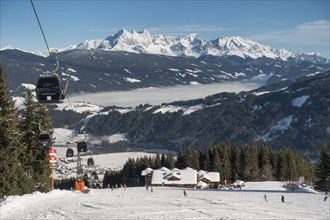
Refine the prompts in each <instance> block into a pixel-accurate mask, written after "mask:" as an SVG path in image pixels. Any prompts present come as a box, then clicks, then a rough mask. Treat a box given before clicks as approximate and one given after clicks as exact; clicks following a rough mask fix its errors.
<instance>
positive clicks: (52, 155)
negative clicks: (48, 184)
mask: <svg viewBox="0 0 330 220" xmlns="http://www.w3.org/2000/svg"><path fill="white" fill-rule="evenodd" d="M54 151H55V152H54ZM49 155H51V156H50V157H49V162H50V163H51V164H52V190H54V176H55V175H54V163H55V162H56V157H55V156H54V155H56V150H55V149H50V150H49Z"/></svg>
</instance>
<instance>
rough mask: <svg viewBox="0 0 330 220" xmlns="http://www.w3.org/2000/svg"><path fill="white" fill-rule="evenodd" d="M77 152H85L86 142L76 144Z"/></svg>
mask: <svg viewBox="0 0 330 220" xmlns="http://www.w3.org/2000/svg"><path fill="white" fill-rule="evenodd" d="M77 150H78V152H87V150H88V145H87V142H86V141H81V142H78V143H77Z"/></svg>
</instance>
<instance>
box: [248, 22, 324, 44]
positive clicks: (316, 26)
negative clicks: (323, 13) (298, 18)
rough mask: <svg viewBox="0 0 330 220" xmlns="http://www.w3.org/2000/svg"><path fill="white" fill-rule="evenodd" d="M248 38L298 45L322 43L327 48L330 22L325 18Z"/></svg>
mask: <svg viewBox="0 0 330 220" xmlns="http://www.w3.org/2000/svg"><path fill="white" fill-rule="evenodd" d="M248 38H250V39H253V40H256V41H272V42H278V43H287V44H298V45H324V46H327V48H329V42H330V22H329V21H325V20H318V21H311V22H306V23H302V24H298V25H297V26H296V27H294V28H293V29H289V30H282V31H273V32H268V33H263V34H258V35H253V36H249V37H248Z"/></svg>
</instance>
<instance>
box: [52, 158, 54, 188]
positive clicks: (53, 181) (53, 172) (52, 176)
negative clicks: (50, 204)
mask: <svg viewBox="0 0 330 220" xmlns="http://www.w3.org/2000/svg"><path fill="white" fill-rule="evenodd" d="M53 190H54V163H52V191H53Z"/></svg>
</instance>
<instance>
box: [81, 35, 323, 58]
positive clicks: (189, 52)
mask: <svg viewBox="0 0 330 220" xmlns="http://www.w3.org/2000/svg"><path fill="white" fill-rule="evenodd" d="M77 48H80V49H103V50H110V51H127V52H134V53H147V54H159V55H166V56H182V55H184V56H190V57H196V58H198V57H200V56H204V55H213V56H239V57H242V58H252V59H256V58H261V57H267V58H272V59H281V60H284V61H287V60H289V59H291V60H295V61H304V60H309V61H312V62H317V63H318V62H322V63H329V60H327V59H325V58H322V57H321V56H319V55H318V54H316V53H309V54H300V53H297V52H293V51H289V50H286V49H274V48H271V47H270V46H266V45H263V44H260V43H257V42H254V41H251V40H247V39H244V38H242V37H240V36H234V37H219V38H218V39H216V40H209V41H207V40H202V39H200V38H198V36H197V34H196V33H191V34H189V35H187V36H180V37H173V36H165V35H151V34H150V33H149V31H148V30H146V29H144V30H143V31H140V32H136V31H134V30H133V31H127V30H126V29H121V30H120V31H118V32H117V33H116V34H114V35H111V36H109V37H107V38H106V39H104V40H101V39H97V40H88V41H85V42H84V43H82V44H80V45H78V47H77Z"/></svg>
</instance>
